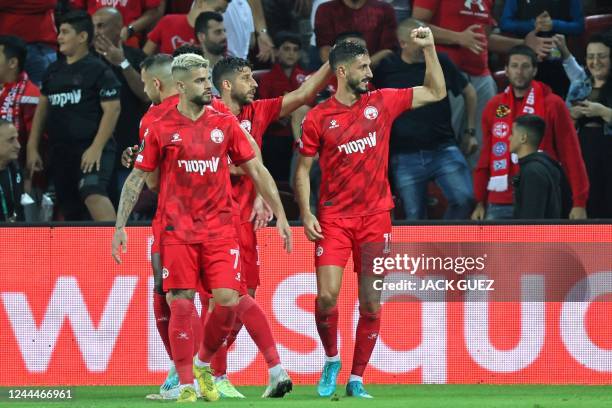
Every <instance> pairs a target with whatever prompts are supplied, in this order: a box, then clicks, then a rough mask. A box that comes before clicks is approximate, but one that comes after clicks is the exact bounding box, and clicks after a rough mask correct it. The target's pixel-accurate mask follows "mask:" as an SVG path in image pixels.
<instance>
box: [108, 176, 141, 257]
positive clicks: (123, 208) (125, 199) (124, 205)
mask: <svg viewBox="0 0 612 408" xmlns="http://www.w3.org/2000/svg"><path fill="white" fill-rule="evenodd" d="M148 173H149V172H146V171H144V170H141V169H136V168H135V169H133V170H132V172H131V173H130V175H129V176H128V178H127V179H126V180H125V183H124V184H123V189H122V190H121V199H120V200H119V209H118V210H117V221H115V235H114V236H113V244H112V248H113V249H112V254H113V258H115V261H117V263H121V256H120V255H119V248H121V249H122V250H123V252H124V253H125V252H127V234H126V233H125V224H126V223H127V220H128V218H129V216H130V214H131V213H132V210H133V209H134V206H135V205H136V202H137V201H138V197H140V192H141V191H142V187H143V186H144V184H145V182H146V179H147V174H148Z"/></svg>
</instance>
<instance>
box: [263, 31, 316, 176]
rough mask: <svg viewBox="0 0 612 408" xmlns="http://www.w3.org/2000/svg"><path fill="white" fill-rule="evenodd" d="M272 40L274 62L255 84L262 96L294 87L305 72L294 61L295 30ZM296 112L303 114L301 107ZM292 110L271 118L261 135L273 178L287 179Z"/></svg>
mask: <svg viewBox="0 0 612 408" xmlns="http://www.w3.org/2000/svg"><path fill="white" fill-rule="evenodd" d="M274 42H275V44H276V50H275V51H276V61H277V62H276V63H275V64H274V65H272V69H271V70H270V72H268V73H266V74H264V75H262V77H261V79H260V80H259V87H258V88H257V91H258V94H259V95H258V96H259V98H262V99H269V98H276V97H278V96H283V95H284V94H286V93H289V92H291V91H294V90H296V89H298V88H299V87H300V85H302V83H303V82H304V81H305V80H306V77H307V75H308V73H307V72H306V71H304V70H303V69H302V68H301V67H300V66H299V65H298V62H299V60H300V53H301V48H302V43H301V41H300V37H299V36H298V35H297V34H293V33H290V32H287V31H281V32H279V33H278V34H277V35H276V38H275V41H274ZM299 112H300V113H301V114H303V115H305V112H304V111H303V110H299ZM293 114H295V112H293V113H292V116H291V117H285V118H281V119H279V120H277V121H276V122H273V123H272V124H271V125H270V126H269V127H268V130H267V131H266V134H265V136H264V139H263V148H262V155H263V159H264V163H265V165H266V167H267V168H268V169H269V170H270V173H271V174H272V176H273V177H274V179H275V180H282V181H288V180H289V169H290V165H291V157H292V156H293V140H294V135H293V131H292V129H291V124H290V121H291V118H292V117H293Z"/></svg>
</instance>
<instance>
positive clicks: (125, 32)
mask: <svg viewBox="0 0 612 408" xmlns="http://www.w3.org/2000/svg"><path fill="white" fill-rule="evenodd" d="M70 3H71V4H72V6H73V7H74V8H78V9H82V10H85V11H87V12H88V13H89V15H91V16H93V15H94V14H95V12H96V11H98V10H99V9H101V8H103V7H108V6H112V7H113V8H116V9H117V10H118V11H119V13H120V14H121V16H122V17H123V20H122V23H123V25H122V26H121V30H120V33H121V40H122V41H126V40H127V39H128V38H131V37H133V36H134V35H135V34H144V33H146V32H147V31H149V30H150V29H152V28H153V27H154V26H155V23H157V22H158V21H159V19H160V18H161V17H162V15H163V14H164V13H163V12H164V10H163V9H162V7H160V0H122V1H105V0H70ZM137 43H138V41H135V42H134V45H135V44H137Z"/></svg>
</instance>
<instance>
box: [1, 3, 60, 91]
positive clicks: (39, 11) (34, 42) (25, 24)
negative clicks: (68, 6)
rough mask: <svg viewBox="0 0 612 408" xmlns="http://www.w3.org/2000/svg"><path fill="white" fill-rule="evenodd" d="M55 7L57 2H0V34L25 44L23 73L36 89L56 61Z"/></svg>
mask: <svg viewBox="0 0 612 408" xmlns="http://www.w3.org/2000/svg"><path fill="white" fill-rule="evenodd" d="M56 5H57V0H19V1H15V0H0V35H14V36H17V37H20V38H22V39H23V40H24V41H25V42H26V43H27V44H28V45H27V47H28V56H27V58H26V62H25V70H26V72H27V73H28V75H29V76H30V79H31V80H32V82H34V83H35V84H36V85H38V86H40V83H41V82H42V77H43V74H44V72H45V70H46V69H47V67H48V66H49V65H50V64H51V63H52V62H54V61H55V60H56V59H57V55H56V50H57V43H56V42H55V39H56V37H57V30H56V28H55V21H54V16H53V12H54V10H55V6H56Z"/></svg>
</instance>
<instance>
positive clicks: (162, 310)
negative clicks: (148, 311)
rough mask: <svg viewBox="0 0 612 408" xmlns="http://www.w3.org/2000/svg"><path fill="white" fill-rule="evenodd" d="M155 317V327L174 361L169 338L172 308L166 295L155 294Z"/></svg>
mask: <svg viewBox="0 0 612 408" xmlns="http://www.w3.org/2000/svg"><path fill="white" fill-rule="evenodd" d="M153 315H154V316H155V326H156V327H157V332H158V333H159V337H161V339H162V342H163V343H164V347H165V348H166V353H168V357H170V360H172V348H171V347H170V337H168V325H169V324H170V306H168V302H167V301H166V297H165V296H164V295H160V294H159V293H156V292H153Z"/></svg>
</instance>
